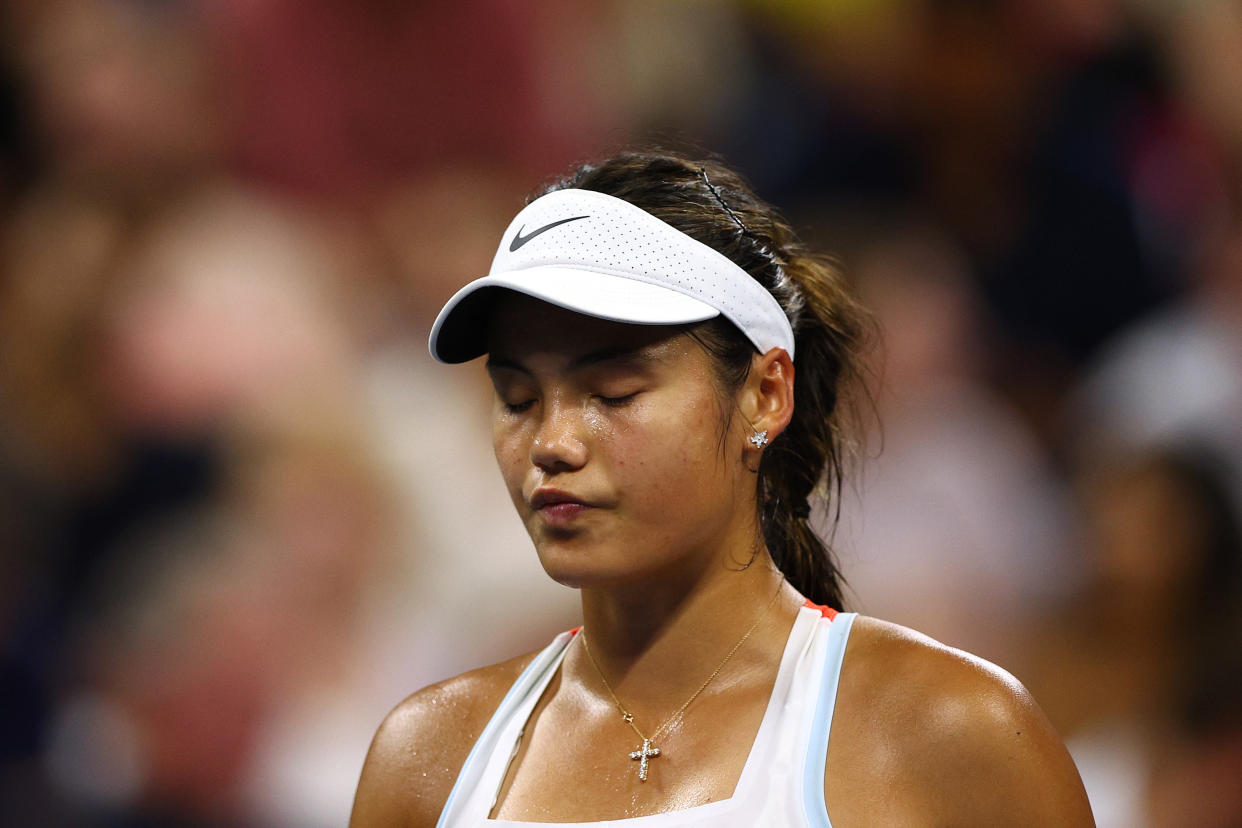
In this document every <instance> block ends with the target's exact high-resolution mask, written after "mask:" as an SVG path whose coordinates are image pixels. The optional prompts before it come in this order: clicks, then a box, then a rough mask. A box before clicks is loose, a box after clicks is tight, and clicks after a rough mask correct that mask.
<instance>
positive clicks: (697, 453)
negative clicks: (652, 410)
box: [611, 401, 722, 512]
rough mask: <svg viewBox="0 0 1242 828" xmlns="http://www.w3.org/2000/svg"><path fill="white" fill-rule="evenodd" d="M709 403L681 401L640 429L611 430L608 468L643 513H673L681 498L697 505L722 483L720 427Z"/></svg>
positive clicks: (682, 502)
mask: <svg viewBox="0 0 1242 828" xmlns="http://www.w3.org/2000/svg"><path fill="white" fill-rule="evenodd" d="M718 419H719V416H718V413H717V411H716V409H715V407H714V406H712V405H711V404H710V403H702V402H695V401H682V402H681V404H680V405H676V406H668V407H665V408H663V409H662V416H660V417H657V418H651V419H647V420H644V421H643V422H642V424H641V425H637V424H635V425H631V426H629V427H628V428H627V427H624V426H621V427H618V428H617V429H616V433H615V435H613V436H615V441H614V443H613V450H612V451H611V454H612V457H613V463H614V466H615V469H616V471H617V474H618V475H619V476H621V477H623V478H624V479H625V480H627V481H632V482H633V484H634V485H633V487H632V491H633V492H634V493H635V494H636V495H637V496H639V497H640V498H641V501H642V502H643V505H644V507H645V508H646V509H654V510H658V511H672V512H678V511H679V510H680V509H681V508H682V505H683V504H685V503H686V501H687V499H692V500H695V501H698V500H701V499H702V498H703V497H704V496H709V495H710V493H711V492H712V491H713V490H714V489H715V488H716V484H717V483H720V482H722V477H721V475H722V457H721V454H720V433H719V428H720V425H719V423H718Z"/></svg>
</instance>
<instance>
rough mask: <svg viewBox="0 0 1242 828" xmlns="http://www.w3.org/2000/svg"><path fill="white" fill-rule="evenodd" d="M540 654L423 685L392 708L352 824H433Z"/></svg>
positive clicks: (368, 827) (370, 757) (371, 827)
mask: <svg viewBox="0 0 1242 828" xmlns="http://www.w3.org/2000/svg"><path fill="white" fill-rule="evenodd" d="M535 655H536V653H533V652H532V653H527V654H526V655H522V656H518V657H517V658H514V659H510V660H509V661H504V662H501V663H500V664H493V665H491V666H489V667H482V668H480V669H478V670H471V671H470V672H468V673H463V674H462V675H460V676H455V677H454V678H451V679H448V680H446V681H442V682H439V683H438V684H433V685H431V686H429V687H424V688H423V689H422V690H419V691H418V692H416V693H414V694H412V695H410V696H409V697H408V698H406V699H405V700H404V701H403V702H401V703H400V704H398V705H397V706H396V707H395V708H393V710H392V712H390V713H389V714H388V715H387V716H386V717H385V718H384V721H383V722H382V723H381V724H380V726H379V729H378V730H377V731H376V733H375V738H374V739H372V741H371V748H370V750H369V751H368V752H367V758H366V762H365V764H364V765H363V768H362V777H361V779H360V780H359V782H358V791H357V793H356V795H355V797H354V809H353V814H352V816H351V817H350V826H351V828H378V826H385V827H387V826H398V825H400V826H434V825H435V824H436V822H437V821H438V820H439V818H440V811H441V810H443V808H444V803H445V802H446V801H447V799H448V796H449V793H450V792H451V791H452V789H453V784H454V782H456V780H457V774H458V772H459V771H460V770H461V767H462V765H463V764H465V761H466V757H467V756H468V755H469V753H470V749H471V748H472V747H473V746H474V743H475V741H476V740H477V739H478V738H479V734H480V733H482V732H483V728H484V727H486V726H487V723H488V721H489V720H490V719H491V717H492V715H493V714H494V713H495V712H496V708H498V707H499V706H500V702H501V700H502V699H504V696H505V693H507V692H508V690H509V688H510V687H512V686H513V683H514V682H515V681H516V680H517V678H518V676H520V675H521V673H522V671H523V670H524V669H526V666H527V665H529V664H530V662H531V661H532V660H533V659H534V657H535Z"/></svg>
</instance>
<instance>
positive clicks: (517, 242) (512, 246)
mask: <svg viewBox="0 0 1242 828" xmlns="http://www.w3.org/2000/svg"><path fill="white" fill-rule="evenodd" d="M584 218H590V216H574V217H573V218H567V219H561V220H560V221H554V222H552V223H551V224H545V225H544V226H543V227H540V228H539V229H538V230H535V231H533V232H531V233H528V234H527V235H525V236H523V235H522V231H523V230H525V229H526V225H525V224H523V225H522V226H521V227H519V228H518V231H517V233H515V234H514V235H513V241H511V242H509V252H510V253H516V252H517V249H518V248H519V247H521V246H522V245H524V244H526V243H527V242H528V241H530V240H531V239H533V238H534V237H535V236H538V235H539V234H540V233H546V232H548V231H549V230H551V229H552V228H553V227H560V226H561V225H562V224H568V223H569V222H571V221H577V220H578V219H584Z"/></svg>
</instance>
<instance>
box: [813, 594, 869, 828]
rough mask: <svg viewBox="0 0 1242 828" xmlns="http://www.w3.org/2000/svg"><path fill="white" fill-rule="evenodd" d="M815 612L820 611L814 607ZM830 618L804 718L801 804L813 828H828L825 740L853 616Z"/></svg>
mask: <svg viewBox="0 0 1242 828" xmlns="http://www.w3.org/2000/svg"><path fill="white" fill-rule="evenodd" d="M816 609H819V608H818V607H816ZM823 615H824V617H825V618H829V619H830V621H831V623H830V624H828V625H827V626H828V634H827V636H826V641H825V643H824V647H823V651H822V652H823V654H822V660H820V661H819V664H818V667H819V669H818V670H816V671H814V672H815V679H816V681H815V683H814V690H815V696H814V698H813V699H811V700H810V701H812V702H813V703H812V704H808V705H807V706H806V707H805V708H804V710H803V715H804V716H806V717H807V718H806V720H805V721H804V727H805V732H806V733H808V734H809V736H810V738H809V739H808V740H807V746H806V753H805V754H804V760H803V765H802V767H803V778H802V800H803V805H804V813H805V814H806V818H807V823H806V824H807V825H809V826H812V828H831V823H830V822H829V821H828V804H827V802H826V801H825V798H824V773H825V769H826V764H827V758H828V737H829V735H830V734H831V732H832V716H833V712H834V711H835V709H836V704H837V691H838V689H839V688H840V684H841V665H842V663H843V662H844V660H845V648H846V645H847V644H848V643H849V637H850V630H851V629H852V628H853V625H854V619H855V618H857V617H858V613H855V612H835V611H833V612H832V614H831V615H829V614H828V613H824V614H823Z"/></svg>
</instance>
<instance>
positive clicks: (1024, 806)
mask: <svg viewBox="0 0 1242 828" xmlns="http://www.w3.org/2000/svg"><path fill="white" fill-rule="evenodd" d="M837 709H838V711H839V712H840V713H841V720H840V721H839V722H834V726H833V736H832V738H833V740H836V739H837V736H838V724H840V726H841V727H840V730H841V736H842V741H843V742H845V743H847V745H848V747H849V753H850V754H851V758H850V761H851V763H858V775H857V776H854V777H852V779H853V781H854V782H856V783H857V784H859V785H862V786H863V787H864V788H866V787H868V786H869V785H875V786H878V788H879V789H887V790H888V792H889V794H890V800H889V801H890V804H891V805H892V806H894V807H905V808H908V809H909V810H910V811H911V812H912V813H917V814H918V816H919V818H920V820H928V819H929V818H931V820H930V821H934V822H943V823H953V824H975V823H978V824H996V823H997V822H1005V823H1006V824H1030V825H1045V824H1057V825H1091V824H1093V823H1092V820H1091V812H1090V807H1089V806H1088V804H1087V799H1086V794H1085V792H1084V791H1083V787H1082V783H1081V781H1080V780H1079V777H1078V772H1077V770H1076V768H1075V767H1074V764H1073V761H1072V760H1071V759H1070V757H1069V754H1068V752H1067V751H1066V750H1065V746H1064V745H1063V744H1062V742H1061V739H1060V737H1058V736H1057V734H1056V732H1055V731H1054V730H1053V728H1052V725H1051V724H1050V723H1049V722H1048V720H1047V718H1046V717H1045V716H1044V714H1043V712H1042V711H1041V710H1040V708H1039V706H1038V705H1037V704H1036V703H1035V701H1034V699H1033V698H1032V697H1031V695H1030V693H1029V692H1027V690H1026V688H1025V687H1023V686H1022V684H1021V683H1020V682H1019V681H1018V680H1017V679H1015V678H1014V677H1013V676H1011V675H1010V674H1009V673H1007V672H1005V671H1004V670H1002V669H1000V668H999V667H997V666H996V665H994V664H991V663H989V662H987V661H984V660H983V659H981V658H977V657H976V656H973V655H970V654H969V653H965V652H963V651H961V650H957V649H954V648H952V647H947V646H945V645H943V644H941V643H939V642H937V641H935V640H933V639H931V638H928V637H927V636H925V635H921V634H920V633H917V632H914V631H913V630H909V629H907V628H905V627H901V626H898V625H896V624H890V623H887V622H884V621H879V620H877V619H874V618H867V617H861V616H860V617H859V618H858V619H856V621H855V623H854V626H853V631H852V632H851V635H850V642H849V646H848V648H847V650H846V664H845V668H844V669H843V672H842V678H841V689H840V694H839V696H838V706H837ZM832 744H833V742H830V745H832ZM832 754H833V750H832V749H831V748H830V749H829V757H830V759H831V758H832ZM833 764H834V765H835V764H836V763H833ZM830 771H831V768H830ZM831 777H832V774H831V772H829V774H827V776H826V788H825V791H826V792H830V791H831V790H832V786H831V784H829V782H830V780H831ZM895 791H899V792H900V798H899V799H894V798H892V797H891V794H892V793H893V792H895Z"/></svg>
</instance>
